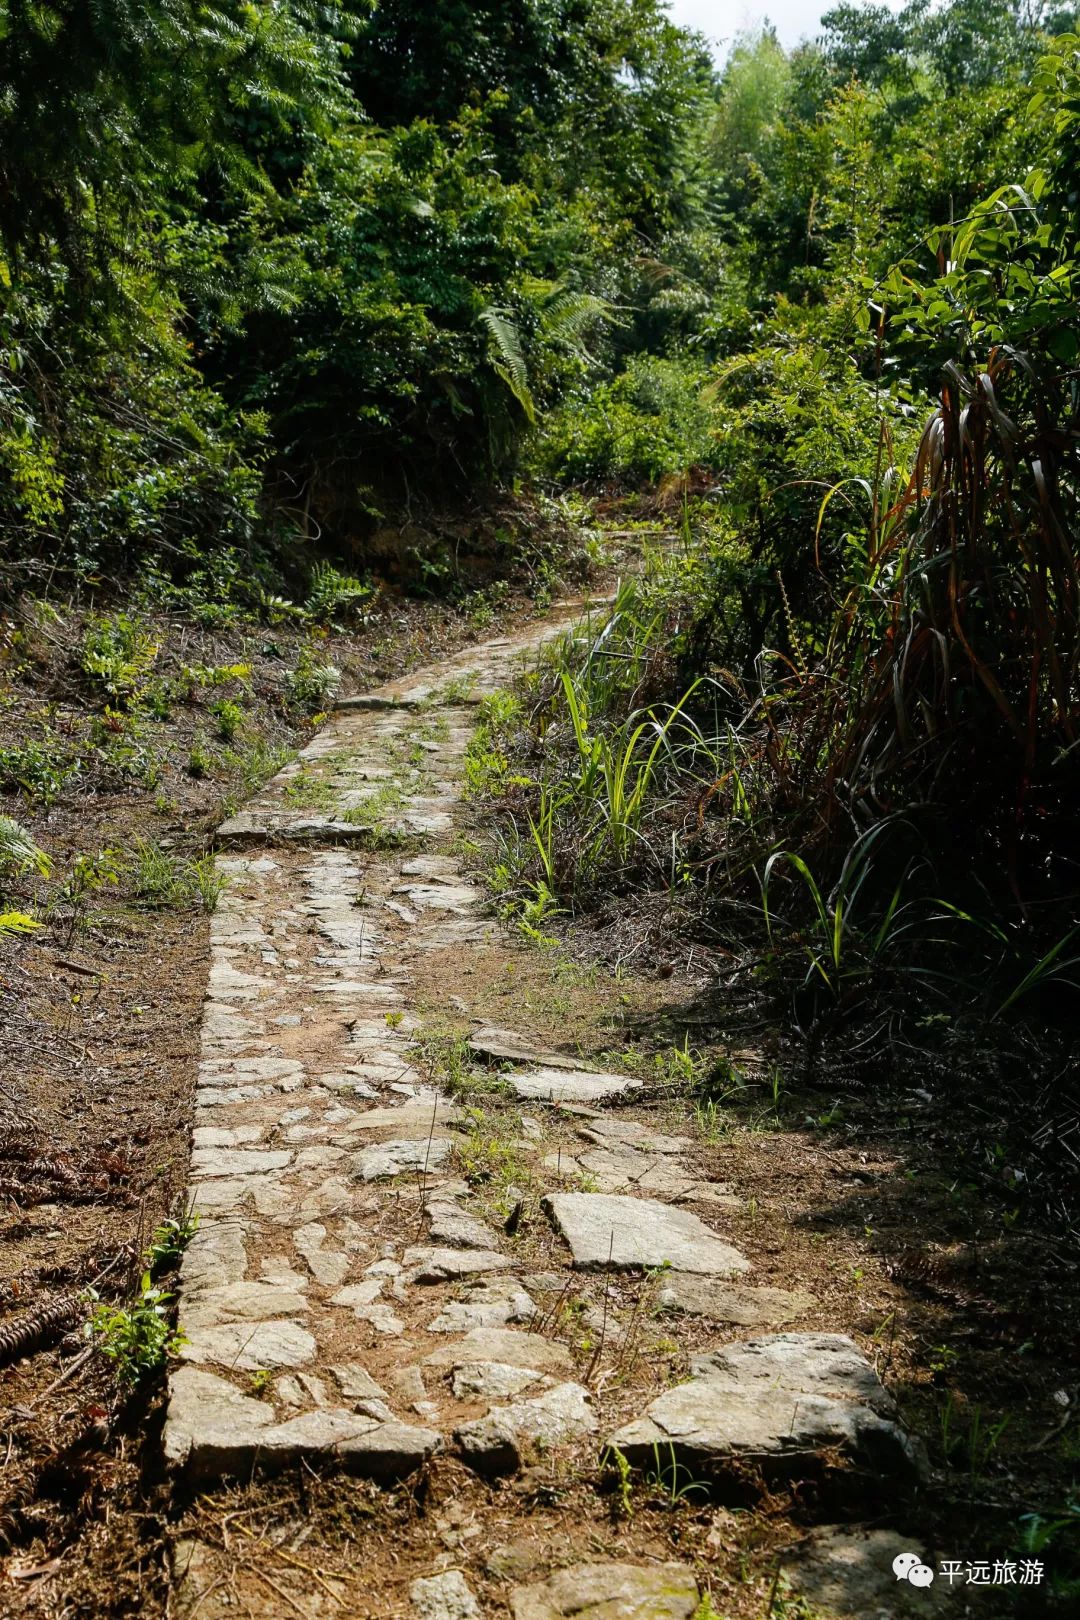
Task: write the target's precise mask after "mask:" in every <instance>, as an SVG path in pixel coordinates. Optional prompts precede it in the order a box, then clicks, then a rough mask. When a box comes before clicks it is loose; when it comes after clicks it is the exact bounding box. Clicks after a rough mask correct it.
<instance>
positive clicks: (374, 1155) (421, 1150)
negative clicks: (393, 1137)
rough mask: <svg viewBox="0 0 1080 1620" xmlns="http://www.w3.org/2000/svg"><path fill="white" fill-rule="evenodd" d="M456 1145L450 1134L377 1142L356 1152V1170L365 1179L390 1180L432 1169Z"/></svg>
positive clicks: (439, 1164) (440, 1162)
mask: <svg viewBox="0 0 1080 1620" xmlns="http://www.w3.org/2000/svg"><path fill="white" fill-rule="evenodd" d="M453 1145H454V1144H453V1142H451V1140H450V1138H449V1137H448V1136H431V1137H427V1138H425V1137H418V1138H417V1139H416V1140H415V1141H410V1140H406V1141H394V1142H378V1143H376V1144H375V1145H374V1146H372V1147H369V1148H365V1149H364V1150H363V1152H362V1153H358V1154H357V1155H356V1159H355V1161H354V1163H355V1167H356V1174H357V1175H358V1176H359V1177H360V1178H361V1180H363V1181H387V1180H389V1179H390V1178H391V1177H392V1176H404V1175H416V1174H421V1175H423V1174H425V1173H430V1172H431V1171H432V1170H438V1169H439V1168H440V1167H441V1166H442V1165H444V1164H445V1163H446V1160H447V1159H448V1157H449V1155H450V1149H451V1148H452V1147H453Z"/></svg>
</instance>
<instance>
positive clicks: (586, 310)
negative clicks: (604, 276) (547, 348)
mask: <svg viewBox="0 0 1080 1620" xmlns="http://www.w3.org/2000/svg"><path fill="white" fill-rule="evenodd" d="M611 319H612V308H611V305H610V304H609V303H608V301H607V299H606V298H599V297H597V295H596V294H595V293H587V292H573V291H571V290H569V289H564V290H563V291H561V292H559V293H557V294H556V296H555V297H554V298H553V299H552V300H551V302H550V303H549V304H548V306H547V308H546V309H545V310H544V312H543V314H542V315H541V317H540V330H541V331H542V333H543V334H544V337H545V338H546V339H547V340H548V342H550V343H566V344H569V346H570V347H571V348H572V349H574V350H575V351H576V352H577V353H579V354H584V352H585V351H584V348H583V344H582V340H583V339H584V337H585V335H586V334H587V333H588V332H589V331H590V330H591V329H592V328H593V327H595V326H597V325H598V324H599V323H600V322H601V321H610V320H611Z"/></svg>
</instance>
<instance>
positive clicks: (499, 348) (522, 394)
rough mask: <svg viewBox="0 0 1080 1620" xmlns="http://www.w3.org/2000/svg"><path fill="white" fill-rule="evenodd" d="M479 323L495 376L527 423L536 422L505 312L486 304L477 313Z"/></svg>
mask: <svg viewBox="0 0 1080 1620" xmlns="http://www.w3.org/2000/svg"><path fill="white" fill-rule="evenodd" d="M480 320H481V321H482V322H483V324H484V325H485V326H486V327H487V330H488V336H489V338H490V339H491V341H492V343H493V345H494V348H495V353H496V356H497V358H496V359H494V360H493V361H492V365H493V367H494V370H495V374H496V376H498V377H501V378H502V380H503V382H504V383H505V384H506V386H507V388H509V390H510V392H511V393H512V394H513V396H514V398H515V399H516V400H517V402H518V404H519V405H520V406H521V408H522V410H523V411H524V412H525V415H526V417H527V418H528V420H529V422H530V423H532V424H533V425H535V423H536V405H535V403H534V401H533V397H532V393H531V391H530V389H529V368H528V366H527V365H526V364H525V353H524V350H523V349H522V347H521V334H520V332H519V331H518V329H517V327H516V326H515V325H514V322H513V320H512V319H511V316H510V313H509V311H508V310H505V309H498V308H497V307H496V306H495V305H494V304H488V305H487V306H486V307H485V308H484V309H482V310H481V311H480Z"/></svg>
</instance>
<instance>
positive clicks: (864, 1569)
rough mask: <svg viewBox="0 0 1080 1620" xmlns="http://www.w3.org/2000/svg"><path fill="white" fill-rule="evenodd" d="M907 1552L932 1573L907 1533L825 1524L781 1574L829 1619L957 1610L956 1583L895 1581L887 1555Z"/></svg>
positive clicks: (895, 1619)
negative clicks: (916, 1583)
mask: <svg viewBox="0 0 1080 1620" xmlns="http://www.w3.org/2000/svg"><path fill="white" fill-rule="evenodd" d="M901 1553H908V1554H913V1555H915V1556H916V1557H918V1558H919V1559H921V1560H922V1562H923V1563H924V1564H926V1565H927V1566H928V1567H929V1568H930V1569H932V1570H935V1572H936V1567H937V1566H936V1561H935V1560H934V1558H933V1557H932V1556H931V1555H930V1554H929V1553H928V1552H927V1550H926V1548H924V1547H922V1546H921V1545H920V1544H919V1542H917V1541H913V1540H912V1539H911V1537H910V1536H901V1535H898V1534H897V1532H896V1531H895V1530H862V1529H859V1528H855V1529H851V1528H849V1527H847V1526H837V1525H828V1526H825V1527H823V1528H822V1529H820V1530H816V1531H814V1532H813V1533H812V1534H811V1536H810V1538H809V1540H808V1541H806V1542H805V1543H803V1544H802V1545H801V1546H800V1547H799V1549H798V1550H797V1552H796V1554H795V1557H794V1558H793V1559H792V1560H791V1562H790V1563H789V1562H787V1561H786V1560H785V1562H784V1573H785V1575H786V1576H787V1578H788V1581H789V1583H790V1585H791V1587H792V1589H793V1591H795V1592H798V1593H800V1594H801V1595H802V1596H803V1597H805V1598H807V1599H808V1600H809V1601H810V1602H811V1603H812V1604H813V1606H814V1608H815V1610H816V1611H818V1612H820V1613H821V1614H823V1615H828V1616H829V1620H834V1617H836V1620H868V1617H871V1616H872V1617H873V1620H877V1617H878V1616H883V1617H884V1620H909V1617H911V1620H915V1617H916V1616H925V1617H927V1620H933V1617H935V1616H939V1615H948V1614H951V1613H953V1612H954V1611H955V1609H957V1608H959V1604H960V1596H961V1592H962V1587H960V1586H956V1587H950V1586H949V1584H948V1583H947V1582H945V1583H943V1582H942V1581H941V1580H940V1579H939V1580H937V1581H934V1582H931V1583H929V1584H928V1585H920V1586H914V1585H912V1584H911V1582H910V1581H906V1580H903V1581H898V1580H897V1578H896V1575H895V1574H894V1573H893V1567H892V1566H893V1559H894V1558H898V1557H899V1556H900V1554H901Z"/></svg>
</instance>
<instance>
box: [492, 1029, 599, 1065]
mask: <svg viewBox="0 0 1080 1620" xmlns="http://www.w3.org/2000/svg"><path fill="white" fill-rule="evenodd" d="M469 1046H470V1047H471V1048H472V1050H473V1051H474V1052H475V1053H476V1055H477V1057H486V1058H501V1059H504V1060H505V1061H506V1062H508V1063H528V1064H534V1065H539V1066H540V1067H542V1068H545V1069H572V1070H574V1071H575V1072H576V1073H580V1071H581V1060H580V1058H572V1057H567V1056H566V1055H565V1053H563V1052H552V1051H549V1050H548V1049H547V1048H546V1047H542V1046H539V1045H538V1044H537V1043H536V1042H535V1041H530V1040H529V1038H528V1036H527V1035H519V1034H517V1032H516V1031H515V1030H512V1029H496V1028H495V1027H494V1025H492V1024H485V1025H484V1027H483V1028H482V1029H474V1030H473V1032H472V1034H471V1035H470V1036H469Z"/></svg>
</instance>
